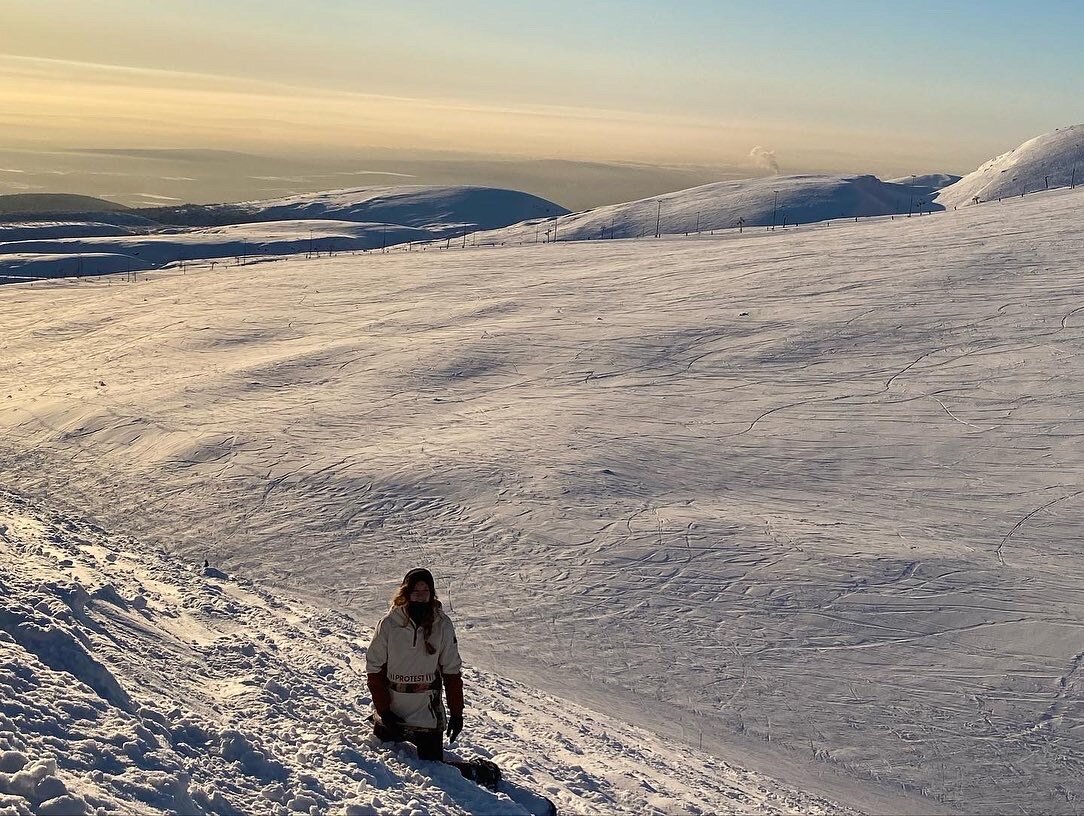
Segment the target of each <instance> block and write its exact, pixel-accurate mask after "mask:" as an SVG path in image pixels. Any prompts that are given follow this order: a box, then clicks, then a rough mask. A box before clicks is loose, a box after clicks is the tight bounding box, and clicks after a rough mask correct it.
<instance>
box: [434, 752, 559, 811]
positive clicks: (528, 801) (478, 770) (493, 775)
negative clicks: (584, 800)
mask: <svg viewBox="0 0 1084 816" xmlns="http://www.w3.org/2000/svg"><path fill="white" fill-rule="evenodd" d="M449 764H454V765H455V766H456V767H457V768H459V770H460V773H462V774H463V777H464V778H465V779H469V780H471V781H472V782H475V783H477V784H479V785H482V786H483V787H486V788H489V789H490V790H491V791H493V792H494V793H503V794H504V795H505V796H507V797H508V798H509V799H511V800H512V801H513V802H515V803H516V804H517V805H519V806H520V807H521V808H523V809H524V810H525V811H527V812H528V813H530V814H531V816H557V806H556V805H555V804H553V802H552V801H551V800H549V799H547V798H546V797H545V796H542V795H541V794H538V793H534V792H532V791H529V790H527V789H526V788H521V787H520V786H519V785H515V784H513V783H512V782H509V781H508V780H507V779H504V778H503V774H502V773H501V769H500V768H499V767H498V766H497V765H496V763H493V762H490V761H489V760H488V759H472V760H471V761H470V762H454V763H449Z"/></svg>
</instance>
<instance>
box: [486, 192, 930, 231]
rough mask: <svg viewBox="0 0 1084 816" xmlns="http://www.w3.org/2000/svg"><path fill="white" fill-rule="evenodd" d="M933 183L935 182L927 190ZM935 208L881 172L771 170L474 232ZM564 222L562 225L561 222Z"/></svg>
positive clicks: (729, 222) (680, 227)
mask: <svg viewBox="0 0 1084 816" xmlns="http://www.w3.org/2000/svg"><path fill="white" fill-rule="evenodd" d="M930 190H932V188H929V189H928V190H927V193H928V192H929V191H930ZM920 205H921V206H922V208H923V210H924V211H926V212H929V211H930V210H931V209H933V210H939V209H941V208H940V207H937V206H934V205H931V204H929V195H928V194H927V195H925V196H923V195H921V194H919V195H916V191H915V190H914V189H912V188H911V187H910V185H903V184H889V183H888V182H884V181H881V180H880V179H878V178H876V177H875V176H768V177H766V178H752V179H742V180H740V181H719V182H715V183H714V184H704V185H702V186H700V187H692V188H690V189H688V190H678V191H677V192H673V193H666V194H665V195H659V196H653V197H652V198H645V199H641V200H640V201H630V202H626V203H623V204H611V205H608V206H605V207H598V208H596V209H593V210H588V211H586V212H581V213H572V214H571V215H566V216H563V217H561V218H555V219H534V220H531V221H527V222H525V223H523V224H516V225H514V226H511V227H508V228H506V229H501V230H495V231H493V232H481V233H479V234H477V235H475V236H472V241H474V242H476V243H520V244H522V243H536V242H542V241H547V240H553V238H554V229H555V226H556V240H558V241H583V240H591V239H596V238H642V237H644V236H653V235H656V234H662V235H673V234H690V233H697V232H699V233H701V234H702V233H706V232H712V231H713V230H728V229H737V228H739V227H754V226H761V227H763V226H771V225H773V224H774V225H776V226H778V227H783V226H786V225H788V224H790V225H794V224H808V223H810V222H813V221H829V220H832V219H841V218H852V219H853V218H856V217H869V216H874V215H890V214H892V213H904V214H906V213H907V212H908V211H909V208H911V209H912V210H913V211H914V212H918V211H919V206H920ZM555 222H556V225H555Z"/></svg>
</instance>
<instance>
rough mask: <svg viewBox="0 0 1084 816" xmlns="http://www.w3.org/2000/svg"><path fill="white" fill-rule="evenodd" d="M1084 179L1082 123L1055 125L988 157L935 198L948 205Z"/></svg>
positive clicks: (949, 206) (1021, 193)
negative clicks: (1007, 150) (1006, 150)
mask: <svg viewBox="0 0 1084 816" xmlns="http://www.w3.org/2000/svg"><path fill="white" fill-rule="evenodd" d="M1082 183H1084V125H1072V126H1070V127H1064V128H1059V129H1058V130H1055V131H1053V132H1052V133H1044V134H1043V135H1042V136H1036V137H1035V138H1034V139H1029V140H1028V141H1026V142H1024V143H1023V144H1022V145H1020V146H1019V147H1016V148H1013V149H1012V150H1010V151H1009V152H1007V153H1002V154H1001V155H1000V156H998V157H996V158H994V159H991V160H990V161H988V162H986V163H985V164H983V165H982V166H981V167H979V168H978V169H977V170H975V171H974V172H971V173H968V174H967V175H966V176H964V177H963V178H961V179H960V180H959V181H957V182H956V183H955V184H951V185H949V186H948V187H945V188H944V189H943V190H942V191H941V192H940V193H939V194H938V195H937V197H936V198H935V201H936V202H937V203H938V204H940V205H941V206H943V207H946V208H951V207H958V206H963V205H965V204H972V203H976V200H977V201H978V202H984V201H992V200H994V199H999V198H1009V197H1010V196H1019V195H1024V194H1027V193H1034V192H1036V191H1038V190H1047V189H1051V188H1054V187H1070V186H1074V185H1078V184H1082Z"/></svg>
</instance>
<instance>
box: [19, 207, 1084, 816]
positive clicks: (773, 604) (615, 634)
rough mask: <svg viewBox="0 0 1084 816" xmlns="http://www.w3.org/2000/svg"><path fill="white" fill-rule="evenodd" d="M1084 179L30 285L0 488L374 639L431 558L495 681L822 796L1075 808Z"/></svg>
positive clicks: (1083, 644)
mask: <svg viewBox="0 0 1084 816" xmlns="http://www.w3.org/2000/svg"><path fill="white" fill-rule="evenodd" d="M1082 193H1084V191H1080V190H1077V191H1065V192H1057V193H1053V192H1052V193H1049V194H1044V195H1039V196H1034V197H1029V198H1026V199H1015V200H1013V201H1005V202H1004V203H1000V204H998V203H993V204H989V205H984V206H979V207H970V208H967V209H966V210H965V209H961V210H960V211H958V212H948V213H944V214H938V215H927V216H923V217H915V218H910V219H906V218H896V219H895V220H884V221H882V222H879V223H864V224H853V223H851V224H839V223H832V224H831V225H830V226H825V225H818V226H811V227H808V228H803V229H801V230H797V231H795V230H788V231H782V230H777V231H774V232H764V231H758V232H755V233H746V234H745V235H742V236H741V237H738V236H725V237H721V236H716V237H714V238H708V237H704V238H703V239H696V238H688V239H684V238H682V239H671V240H658V241H656V240H650V239H649V240H638V241H607V242H590V243H582V244H556V245H538V246H527V247H517V248H512V247H505V248H492V249H491V248H486V249H481V248H480V249H477V250H471V249H467V250H447V251H443V250H442V251H438V250H435V249H434V250H430V251H428V252H421V253H419V252H409V253H408V252H405V251H404V252H401V253H389V254H386V255H381V256H379V257H375V256H369V257H363V258H354V257H349V258H336V259H320V260H319V261H300V260H291V261H288V262H285V263H280V264H268V265H262V266H259V267H240V268H231V269H229V270H227V271H224V272H223V271H220V272H219V273H217V274H210V273H209V272H198V271H197V272H195V273H193V272H192V271H190V272H189V274H188V275H187V276H183V277H182V276H180V275H178V274H160V275H153V274H152V275H151V276H150V278H149V279H147V280H143V281H141V282H139V283H135V284H126V283H123V282H120V281H116V280H114V281H111V282H108V283H107V281H106V280H99V281H97V282H84V283H75V282H57V283H50V284H46V285H37V284H35V285H34V286H32V287H31V286H22V285H20V286H9V287H4V289H3V290H2V291H0V310H2V314H3V317H4V325H3V328H2V330H0V337H2V339H3V347H4V349H3V350H4V356H3V359H2V361H0V370H2V372H3V377H4V385H5V387H4V389H3V392H0V467H2V470H3V472H4V473H6V474H7V478H8V479H10V480H11V481H12V482H14V483H18V484H19V485H20V489H22V490H24V491H27V492H28V493H30V494H32V495H35V496H38V497H45V496H49V497H51V498H50V501H52V502H57V503H60V502H62V503H63V504H64V506H67V507H71V508H75V509H78V510H79V511H80V512H83V511H85V512H87V513H89V514H91V515H93V516H94V517H96V518H97V519H99V520H100V521H101V522H102V523H103V524H107V525H108V526H109V527H110V528H113V529H117V530H120V531H123V532H124V533H126V534H131V535H136V536H139V537H141V538H146V539H149V540H152V541H154V542H157V543H160V544H162V545H164V546H167V547H168V548H170V549H171V550H173V551H175V552H178V553H182V554H186V555H187V556H188V557H190V558H193V559H202V558H203V557H204V555H205V554H210V555H211V557H212V558H213V559H217V560H220V561H221V562H222V563H224V564H226V565H227V566H228V567H229V568H230V569H233V570H235V571H237V572H239V573H241V574H244V575H247V576H254V577H258V578H261V579H265V580H269V581H272V582H277V583H280V584H285V585H289V586H290V587H293V588H295V589H297V590H299V591H300V590H303V591H308V592H311V593H312V594H313V597H317V596H318V597H319V598H320V599H322V600H324V601H325V602H328V603H330V604H332V605H333V606H335V607H341V608H346V609H350V610H352V611H354V612H355V613H357V614H359V615H361V616H362V618H363V619H370V618H371V619H374V620H375V617H376V616H377V615H378V614H379V613H380V611H381V610H382V609H383V608H384V606H385V604H386V600H387V597H388V596H389V595H390V593H391V591H392V589H393V588H394V584H395V582H396V581H397V580H398V578H399V577H400V576H401V575H402V574H403V573H404V572H405V571H406V569H407V568H409V567H412V566H417V565H419V564H425V565H428V566H430V567H431V568H432V569H433V571H434V573H435V574H436V575H437V576H439V577H438V589H439V590H440V591H441V592H442V594H443V597H444V598H445V600H446V601H450V602H451V604H452V608H453V610H454V612H455V615H456V619H457V621H459V623H460V626H461V640H462V642H463V643H464V645H465V648H466V649H467V650H473V652H474V655H475V660H476V661H477V662H478V663H480V664H481V665H484V666H485V667H487V668H489V669H496V670H499V671H500V672H501V673H502V674H505V675H507V676H512V677H515V678H517V679H519V680H521V681H525V682H527V683H529V684H530V685H532V686H535V687H539V688H543V689H546V690H548V691H551V692H557V693H560V694H562V695H563V696H565V697H569V698H572V699H576V700H581V701H584V702H587V703H589V704H590V705H592V707H594V708H596V709H597V710H606V711H607V712H612V713H613V714H614V715H615V716H618V717H621V718H624V719H626V720H629V721H634V722H637V723H638V724H641V725H646V726H649V727H651V728H654V729H656V730H658V731H660V732H662V733H666V734H669V735H672V736H679V737H683V738H684V739H685V740H687V741H689V742H691V743H693V744H695V745H700V744H701V743H702V744H703V746H704V748H705V749H706V750H711V751H713V752H715V753H716V754H717V755H719V756H723V757H727V758H729V759H731V760H732V761H734V762H736V763H741V764H745V763H746V762H747V761H753V760H754V759H755V760H756V761H757V762H759V763H761V765H760V767H761V769H764V770H766V769H771V770H772V771H773V772H779V769H782V768H784V767H785V768H787V771H786V778H787V780H788V781H791V782H793V783H795V784H802V785H803V786H806V787H807V789H810V790H812V789H816V787H815V786H816V785H818V784H819V785H822V786H823V787H824V788H826V789H828V790H830V791H837V790H842V789H840V788H839V787H838V786H839V785H840V784H842V783H840V782H839V781H838V780H840V779H842V780H848V779H849V780H858V781H859V782H861V784H862V785H863V786H866V785H868V786H869V789H870V790H874V789H876V788H877V784H878V782H879V781H880V782H883V783H885V784H887V785H889V786H892V787H894V788H895V789H897V790H898V791H900V792H901V794H902V793H903V792H905V791H909V792H917V793H919V794H921V795H923V796H925V797H926V798H925V799H924V800H923V801H922V802H920V803H919V804H920V805H921V806H922V808H924V809H925V811H927V812H928V811H929V810H930V809H933V808H936V807H937V806H938V805H939V804H944V805H946V806H949V807H953V808H957V809H960V810H964V811H970V812H991V811H997V812H1005V811H1010V810H1011V811H1023V812H1045V813H1057V812H1064V813H1073V812H1075V811H1076V810H1077V809H1079V807H1080V802H1081V800H1082V797H1084V782H1082V780H1084V761H1082V760H1084V725H1082V724H1081V723H1082V722H1084V716H1082V715H1084V709H1082V705H1084V704H1082V703H1081V689H1082V683H1084V676H1082V674H1081V665H1082V663H1084V659H1082V654H1084V641H1082V631H1084V595H1082V593H1081V589H1080V587H1081V586H1082V578H1084V575H1082V573H1084V559H1082V558H1081V555H1082V553H1081V546H1082V545H1081V541H1082V540H1084V536H1082V533H1084V522H1082V521H1081V519H1082V518H1084V515H1082V512H1081V511H1082V508H1084V479H1082V472H1084V445H1082V439H1081V434H1082V432H1084V428H1082V427H1081V418H1082V410H1084V409H1082V407H1081V406H1082V405H1084V402H1082V400H1081V386H1080V383H1081V381H1082V375H1084V370H1082V369H1084V363H1082V362H1081V361H1082V360H1084V355H1082V351H1084V349H1082V345H1084V283H1082V279H1081V273H1080V269H1081V257H1082V250H1084V241H1082V238H1081V235H1082V229H1081V227H1082V221H1084V219H1082V217H1081V211H1082V207H1084V194H1082ZM772 752H774V755H773V753H772ZM783 760H792V761H793V762H792V764H791V765H785V764H784V762H783ZM795 763H801V765H799V766H797V767H796V766H795ZM803 768H804V770H803ZM847 801H849V802H852V803H856V804H859V805H869V807H870V809H873V810H877V811H878V812H886V811H890V810H893V809H896V808H897V807H899V808H902V807H903V806H902V805H898V806H897V805H893V806H892V807H887V806H885V805H884V804H883V802H882V803H881V804H880V805H877V804H876V803H874V804H872V805H870V804H869V802H868V801H864V800H862V799H861V797H860V796H859V795H858V794H854V796H853V797H852V796H850V794H848V799H847Z"/></svg>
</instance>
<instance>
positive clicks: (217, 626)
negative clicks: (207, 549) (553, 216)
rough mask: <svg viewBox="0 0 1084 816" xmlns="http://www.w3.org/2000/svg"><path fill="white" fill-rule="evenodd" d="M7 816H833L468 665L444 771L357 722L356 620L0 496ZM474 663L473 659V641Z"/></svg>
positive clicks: (1, 711)
mask: <svg viewBox="0 0 1084 816" xmlns="http://www.w3.org/2000/svg"><path fill="white" fill-rule="evenodd" d="M0 590H2V591H0V813H3V814H7V815H9V816H30V814H40V816H84V815H86V814H95V813H97V814H105V813H118V812H119V813H125V814H150V813H164V812H165V813H180V814H220V815H221V816H228V815H232V814H238V816H239V815H240V814H256V813H262V814H275V815H276V816H286V814H290V813H298V812H300V813H312V814H341V815H344V816H377V814H395V813H402V814H434V816H435V815H436V814H465V813H471V814H494V816H497V814H500V815H501V816H505V815H507V816H514V814H527V813H540V812H544V811H541V810H540V809H539V807H538V806H539V805H540V804H544V801H543V800H542V799H540V796H542V795H544V796H547V797H549V798H550V799H552V800H553V801H554V802H555V803H556V804H557V805H558V807H559V809H560V811H561V812H563V813H566V814H610V813H634V814H640V813H648V814H673V813H687V814H707V813H756V814H776V813H803V814H804V813H816V814H829V813H831V814H835V813H840V812H843V811H841V810H840V809H839V807H838V806H837V805H834V804H832V803H830V802H828V801H825V800H823V799H818V798H816V797H810V796H805V795H802V794H799V793H797V792H795V791H791V790H788V789H786V788H785V787H782V786H780V785H779V784H778V783H776V782H774V781H773V780H770V779H767V778H765V777H762V776H759V775H757V774H753V773H749V772H747V771H743V770H741V769H740V768H736V767H731V766H728V765H725V764H721V763H718V762H715V761H714V760H712V759H711V758H710V757H705V756H703V755H701V754H700V752H698V751H695V750H693V749H691V748H688V747H682V746H680V745H673V744H668V743H667V742H665V741H663V740H660V739H658V738H657V737H654V736H652V735H650V734H648V733H646V732H644V731H642V730H640V729H637V728H633V727H630V726H626V725H623V724H621V723H619V722H615V721H614V720H613V719H612V718H610V717H604V716H601V715H598V714H594V713H591V712H589V711H586V710H584V709H582V708H580V707H578V706H575V705H572V704H569V703H567V702H564V701H558V700H556V699H554V698H552V697H548V696H546V695H544V694H541V693H539V692H537V691H534V690H532V689H530V688H527V687H525V686H523V685H521V684H519V683H515V682H512V681H510V680H506V679H503V678H500V677H496V676H493V675H490V674H487V673H485V672H479V671H475V670H471V669H468V670H467V672H466V677H465V680H466V690H467V699H468V702H469V708H468V716H467V718H466V724H467V727H466V730H465V731H464V732H463V735H462V737H461V739H460V740H459V744H458V746H457V747H456V748H455V751H454V754H455V755H457V756H458V757H459V758H460V759H469V758H471V757H475V756H478V757H485V758H489V759H492V760H494V761H496V762H497V763H498V764H499V765H500V766H501V767H502V768H503V769H504V773H505V777H506V779H507V780H508V784H507V785H505V786H503V787H502V790H501V792H500V793H491V792H490V791H488V790H485V789H484V788H480V787H478V786H477V785H475V784H473V783H471V782H468V781H466V780H465V779H463V777H462V776H461V775H460V774H459V772H458V771H457V770H455V769H454V768H451V767H448V766H444V765H440V764H438V763H432V762H421V761H419V760H418V759H417V755H416V753H415V752H414V750H413V748H412V747H408V746H406V745H397V744H394V743H389V744H382V743H380V742H379V741H377V740H375V739H374V738H373V737H372V736H371V734H370V730H369V727H368V725H367V723H366V717H367V715H368V712H369V704H370V701H369V698H368V696H367V689H366V685H365V679H364V671H365V644H367V643H368V640H369V637H370V635H371V632H370V631H369V630H368V629H367V628H366V627H363V626H360V625H359V624H358V623H357V622H356V621H355V620H354V618H352V617H351V616H349V615H345V614H342V613H340V612H336V611H330V610H327V609H319V608H315V607H311V606H307V605H304V604H301V603H298V602H297V601H296V600H293V599H289V598H285V597H279V596H277V595H274V594H272V593H270V592H268V591H266V590H265V589H264V588H262V587H261V586H259V585H258V584H256V583H253V582H251V581H249V580H246V579H244V578H242V577H234V576H229V575H226V574H225V573H222V572H221V571H219V570H216V569H214V568H211V569H206V570H204V569H198V568H196V567H195V566H194V565H193V564H191V563H185V562H183V561H180V560H177V559H175V558H171V557H169V556H167V555H165V554H164V553H162V552H159V551H155V550H152V549H149V548H147V547H144V546H143V545H141V544H140V543H139V542H138V541H135V540H132V539H130V538H124V537H119V536H115V535H111V534H109V533H107V532H106V531H104V530H102V529H101V528H99V527H97V526H95V525H92V524H89V523H87V522H85V521H83V520H81V519H79V518H75V517H71V516H65V515H61V514H58V513H56V512H50V511H47V510H44V509H40V508H36V507H33V506H32V505H29V504H28V503H27V502H25V501H23V500H22V499H20V498H19V497H17V496H15V495H13V494H10V493H7V492H6V491H0ZM465 646H467V649H468V651H467V654H468V656H469V644H465Z"/></svg>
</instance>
